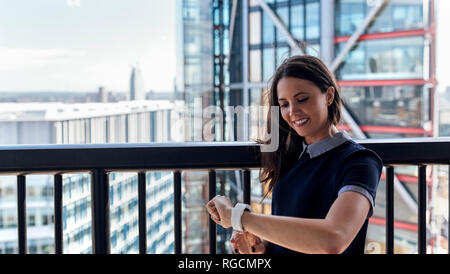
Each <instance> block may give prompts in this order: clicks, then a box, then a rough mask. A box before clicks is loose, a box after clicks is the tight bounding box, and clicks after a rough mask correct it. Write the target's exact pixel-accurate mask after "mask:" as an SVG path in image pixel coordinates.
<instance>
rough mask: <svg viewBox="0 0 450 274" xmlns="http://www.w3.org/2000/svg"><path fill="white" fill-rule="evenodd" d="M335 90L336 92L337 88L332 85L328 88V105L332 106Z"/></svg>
mask: <svg viewBox="0 0 450 274" xmlns="http://www.w3.org/2000/svg"><path fill="white" fill-rule="evenodd" d="M335 92H336V90H335V89H334V87H332V86H330V87H329V88H328V89H327V95H326V96H327V104H328V106H330V105H331V103H332V102H333V100H334V93H335Z"/></svg>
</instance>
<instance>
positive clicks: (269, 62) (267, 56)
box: [263, 48, 275, 81]
mask: <svg viewBox="0 0 450 274" xmlns="http://www.w3.org/2000/svg"><path fill="white" fill-rule="evenodd" d="M274 72H275V51H274V49H273V48H267V49H264V50H263V81H268V80H269V79H270V78H271V77H272V75H273V74H274Z"/></svg>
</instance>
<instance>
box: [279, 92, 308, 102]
mask: <svg viewBox="0 0 450 274" xmlns="http://www.w3.org/2000/svg"><path fill="white" fill-rule="evenodd" d="M301 94H308V93H307V92H305V91H300V92H298V93H296V94H295V95H294V96H293V97H294V98H295V97H297V96H299V95H301ZM278 101H286V99H284V98H278Z"/></svg>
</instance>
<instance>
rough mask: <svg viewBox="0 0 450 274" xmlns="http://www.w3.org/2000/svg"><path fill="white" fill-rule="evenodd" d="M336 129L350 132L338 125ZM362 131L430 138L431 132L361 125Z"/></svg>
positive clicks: (344, 126) (418, 129) (348, 128)
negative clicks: (426, 136)
mask: <svg viewBox="0 0 450 274" xmlns="http://www.w3.org/2000/svg"><path fill="white" fill-rule="evenodd" d="M337 127H338V129H342V130H350V127H349V126H348V125H341V124H340V125H338V126H337ZM360 128H361V130H362V131H365V132H374V133H399V134H417V135H428V136H431V135H432V134H433V132H431V131H427V130H425V129H423V128H413V127H400V126H398V127H394V126H372V125H362V126H360Z"/></svg>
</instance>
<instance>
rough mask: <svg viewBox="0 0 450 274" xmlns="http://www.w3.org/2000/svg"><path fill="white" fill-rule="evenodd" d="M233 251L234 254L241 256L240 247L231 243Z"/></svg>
mask: <svg viewBox="0 0 450 274" xmlns="http://www.w3.org/2000/svg"><path fill="white" fill-rule="evenodd" d="M231 251H233V254H239V248H238V246H237V245H236V244H234V243H231Z"/></svg>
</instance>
